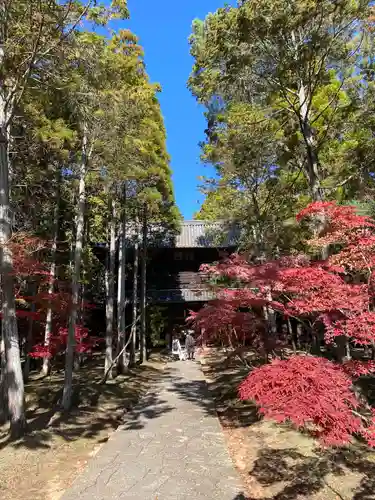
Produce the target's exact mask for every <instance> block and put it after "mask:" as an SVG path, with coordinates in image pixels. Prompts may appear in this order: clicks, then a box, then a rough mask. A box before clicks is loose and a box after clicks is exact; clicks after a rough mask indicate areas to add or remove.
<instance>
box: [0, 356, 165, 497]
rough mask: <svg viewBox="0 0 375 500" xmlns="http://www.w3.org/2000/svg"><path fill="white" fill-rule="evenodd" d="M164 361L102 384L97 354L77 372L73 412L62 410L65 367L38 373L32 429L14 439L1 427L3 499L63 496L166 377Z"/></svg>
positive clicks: (31, 389) (29, 389)
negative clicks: (124, 419) (137, 405)
mask: <svg viewBox="0 0 375 500" xmlns="http://www.w3.org/2000/svg"><path fill="white" fill-rule="evenodd" d="M163 366H164V363H163V360H162V358H161V357H160V356H159V355H157V356H152V357H151V360H150V362H148V363H147V364H145V365H144V366H139V367H137V368H135V369H133V370H132V371H131V372H130V373H129V374H128V375H126V376H121V377H118V378H116V379H115V380H114V381H109V382H107V384H105V385H100V384H99V381H100V379H101V377H102V367H103V362H102V360H101V359H93V360H92V361H91V362H90V363H88V364H87V366H84V367H83V368H82V369H81V370H80V371H79V372H78V374H77V376H76V382H77V383H76V391H75V404H76V409H75V410H73V411H72V412H71V413H70V415H69V417H64V416H63V415H62V414H60V412H59V411H58V404H57V403H58V401H59V398H60V397H61V387H62V382H63V373H62V372H61V373H55V374H52V376H51V377H47V378H44V379H41V378H39V377H37V376H35V377H34V378H32V379H31V380H30V382H29V383H28V384H27V386H26V394H27V396H26V397H27V407H28V415H27V417H28V421H29V425H30V431H31V432H30V434H29V435H28V436H26V437H25V438H24V439H22V440H20V441H16V442H11V441H10V440H9V438H8V434H7V429H6V428H1V427H0V492H1V493H0V498H1V500H25V499H32V500H42V499H43V500H57V499H58V498H60V497H61V495H62V493H63V492H64V491H65V489H66V488H67V487H68V486H69V485H70V484H71V483H72V481H73V480H74V478H75V477H76V476H77V474H78V473H79V472H80V471H81V470H82V468H83V467H84V466H85V464H86V462H87V460H88V459H89V458H90V457H91V456H93V455H94V454H95V453H96V452H97V451H98V449H99V448H100V446H101V445H102V444H103V443H105V442H106V441H107V439H108V437H109V435H110V434H111V433H112V432H113V431H114V430H115V429H116V428H117V427H118V425H119V424H120V423H121V420H122V416H123V414H124V412H126V411H127V410H129V408H130V407H131V406H132V405H133V404H134V403H135V402H136V401H137V400H138V399H139V397H140V396H141V395H142V394H144V393H145V392H146V391H147V390H148V388H149V387H151V385H152V384H153V383H155V382H156V380H157V379H158V378H159V377H160V373H161V370H162V369H163Z"/></svg>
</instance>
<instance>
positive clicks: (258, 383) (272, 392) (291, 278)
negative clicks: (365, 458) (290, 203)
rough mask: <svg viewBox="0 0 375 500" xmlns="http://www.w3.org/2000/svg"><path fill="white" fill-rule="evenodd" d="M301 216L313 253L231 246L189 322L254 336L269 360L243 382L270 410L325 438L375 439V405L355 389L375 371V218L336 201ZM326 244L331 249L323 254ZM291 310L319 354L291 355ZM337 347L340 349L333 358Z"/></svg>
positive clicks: (225, 336) (208, 270) (229, 340)
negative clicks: (211, 297) (265, 256)
mask: <svg viewBox="0 0 375 500" xmlns="http://www.w3.org/2000/svg"><path fill="white" fill-rule="evenodd" d="M297 220H298V221H299V222H301V223H303V224H309V225H310V227H311V228H312V230H313V233H314V237H313V238H312V239H311V240H310V241H309V242H308V245H309V247H310V248H311V252H310V255H293V256H286V257H282V258H279V259H277V260H271V261H267V262H259V261H258V262H257V263H250V262H248V260H247V259H246V258H245V257H243V256H241V255H233V256H230V257H228V258H226V259H224V260H223V261H221V262H219V263H218V264H215V265H212V266H210V265H205V266H203V267H202V269H201V271H202V274H203V275H204V276H205V278H206V280H207V282H208V284H209V286H210V287H211V288H212V289H213V290H214V291H215V292H216V297H217V298H216V300H215V301H213V302H212V303H210V304H209V305H207V306H205V307H203V308H202V309H201V310H200V311H199V312H198V313H191V316H190V318H189V321H191V322H193V323H194V324H195V326H196V327H197V328H198V329H199V330H201V331H203V332H204V335H205V337H206V340H207V339H211V340H214V339H217V338H220V339H221V341H224V342H225V343H226V344H228V345H230V346H231V347H237V346H238V345H245V344H248V345H251V346H252V347H253V348H254V349H255V350H256V351H257V352H258V353H259V354H260V355H263V356H264V355H265V359H266V361H267V363H266V364H264V365H263V366H261V367H259V368H255V369H254V370H252V371H251V372H250V374H249V376H248V377H247V378H246V379H245V380H244V381H243V382H242V384H241V386H240V389H239V392H240V397H241V398H242V399H251V400H254V401H255V402H256V403H257V404H258V405H259V412H260V413H261V414H263V415H264V416H265V417H267V418H271V419H274V420H276V421H277V422H285V421H288V422H291V423H293V424H294V425H295V426H296V427H298V428H300V427H305V428H308V429H309V430H310V431H311V432H312V433H313V434H314V435H315V436H316V437H318V438H319V439H320V441H321V442H322V443H324V444H326V445H338V444H344V443H347V442H348V441H349V440H350V438H351V436H352V435H353V434H362V436H364V437H365V439H367V441H368V443H369V444H370V445H374V444H375V432H374V431H375V424H374V421H373V419H372V418H373V417H372V410H371V408H370V407H369V405H368V403H367V402H366V401H365V400H364V397H362V396H358V390H354V387H355V382H356V380H357V379H358V378H359V377H361V376H363V375H368V374H370V373H372V372H374V371H375V363H374V362H373V361H372V360H369V359H366V358H365V355H364V353H363V347H372V346H374V344H375V311H374V308H373V304H374V287H373V271H374V267H375V225H374V222H373V221H372V219H370V218H369V217H366V216H359V215H357V214H356V211H355V208H354V207H352V206H339V205H337V204H336V203H335V202H316V203H312V204H310V205H309V206H308V207H306V208H305V209H304V210H302V211H301V212H300V213H299V214H298V216H297ZM323 248H324V249H325V250H327V248H329V252H328V253H329V257H328V258H327V259H325V260H318V259H317V255H318V254H319V253H320V254H321V253H322V252H321V251H322V249H323ZM280 318H281V319H282V320H281V321H280ZM288 318H289V319H290V320H293V321H297V323H299V325H302V326H303V329H304V331H305V332H306V333H307V334H308V336H309V338H310V345H311V344H312V343H314V342H315V344H317V346H318V352H317V353H316V355H314V356H313V355H311V353H310V352H304V353H303V352H301V349H299V352H300V354H297V353H296V352H295V353H294V354H293V355H292V356H290V354H288V350H287V349H285V348H286V347H287V345H288V343H289V345H290V340H291V339H290V337H291V334H292V332H290V331H289V333H288V335H286V334H285V329H283V328H281V327H280V324H281V323H284V325H285V323H286V320H287V319H288ZM289 325H290V323H289ZM350 345H351V346H352V347H356V348H357V350H358V349H359V350H360V352H361V353H362V354H361V355H360V356H359V359H352V358H351V356H350V352H351V349H350ZM342 346H344V354H343V353H342ZM340 349H341V351H340ZM289 351H290V349H289ZM295 351H296V349H295ZM332 351H333V352H334V353H335V352H336V353H338V354H337V355H336V356H333V357H332V360H328V359H326V357H324V355H326V354H328V353H329V352H332Z"/></svg>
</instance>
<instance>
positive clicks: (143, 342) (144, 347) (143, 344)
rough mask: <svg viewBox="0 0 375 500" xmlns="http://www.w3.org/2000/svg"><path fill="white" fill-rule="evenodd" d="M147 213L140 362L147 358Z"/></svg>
mask: <svg viewBox="0 0 375 500" xmlns="http://www.w3.org/2000/svg"><path fill="white" fill-rule="evenodd" d="M146 273H147V213H146V208H145V210H144V213H143V224H142V252H141V311H140V312H141V327H140V362H141V363H143V362H144V361H146V360H147V345H146V291H147V275H146Z"/></svg>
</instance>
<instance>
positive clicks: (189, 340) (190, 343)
mask: <svg viewBox="0 0 375 500" xmlns="http://www.w3.org/2000/svg"><path fill="white" fill-rule="evenodd" d="M185 349H186V352H187V355H188V359H194V351H195V340H194V337H193V335H192V331H191V330H188V332H187V335H186V339H185Z"/></svg>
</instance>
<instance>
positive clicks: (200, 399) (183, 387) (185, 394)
mask: <svg viewBox="0 0 375 500" xmlns="http://www.w3.org/2000/svg"><path fill="white" fill-rule="evenodd" d="M169 391H170V392H174V393H176V394H178V396H179V398H181V399H183V400H185V401H189V402H191V403H194V404H195V405H197V406H199V407H200V408H202V409H203V410H204V412H205V413H207V415H210V416H214V417H216V409H215V404H214V401H213V399H212V396H211V394H210V392H209V389H208V387H207V384H206V381H205V380H187V379H186V378H183V377H177V378H174V379H173V380H171V388H170V389H169Z"/></svg>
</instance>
